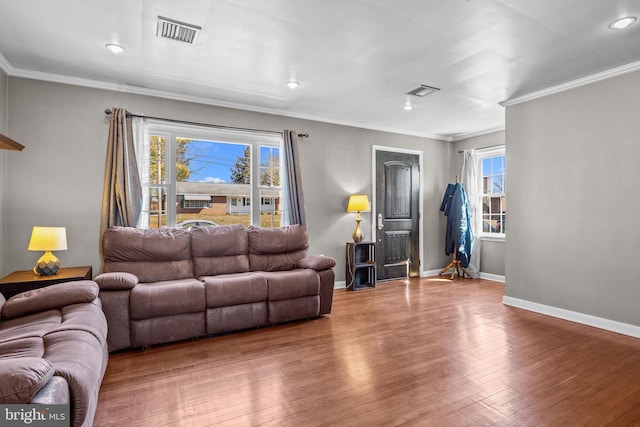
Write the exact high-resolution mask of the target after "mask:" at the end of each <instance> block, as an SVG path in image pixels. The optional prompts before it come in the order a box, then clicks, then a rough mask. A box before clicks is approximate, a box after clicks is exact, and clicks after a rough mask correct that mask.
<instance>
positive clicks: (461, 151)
mask: <svg viewBox="0 0 640 427" xmlns="http://www.w3.org/2000/svg"><path fill="white" fill-rule="evenodd" d="M504 145H505V144H497V145H490V146H489V147H482V148H474V150H476V151H478V150H486V149H489V148H496V147H504ZM462 153H464V150H459V151H458V154H462Z"/></svg>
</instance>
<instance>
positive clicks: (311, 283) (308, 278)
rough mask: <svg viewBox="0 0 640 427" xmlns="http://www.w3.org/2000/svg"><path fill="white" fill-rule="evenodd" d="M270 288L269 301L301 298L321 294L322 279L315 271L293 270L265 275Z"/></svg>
mask: <svg viewBox="0 0 640 427" xmlns="http://www.w3.org/2000/svg"><path fill="white" fill-rule="evenodd" d="M264 276H265V277H266V279H267V286H268V288H269V301H279V300H285V299H292V298H299V297H305V296H311V295H318V294H319V293H320V279H319V278H318V274H317V273H316V272H315V271H313V270H303V269H298V270H291V271H277V272H270V273H264Z"/></svg>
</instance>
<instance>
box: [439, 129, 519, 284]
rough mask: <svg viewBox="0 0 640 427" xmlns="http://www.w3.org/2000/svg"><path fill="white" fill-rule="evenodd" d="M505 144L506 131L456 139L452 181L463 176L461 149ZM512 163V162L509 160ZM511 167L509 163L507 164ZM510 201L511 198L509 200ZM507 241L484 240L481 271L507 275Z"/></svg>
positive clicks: (453, 152) (452, 159)
mask: <svg viewBox="0 0 640 427" xmlns="http://www.w3.org/2000/svg"><path fill="white" fill-rule="evenodd" d="M504 144H505V132H504V131H500V132H493V133H489V134H486V135H481V136H476V137H473V138H469V139H465V140H462V141H456V142H455V143H454V144H453V150H452V153H451V164H452V165H453V171H452V174H453V176H452V177H451V181H452V182H453V181H454V180H455V176H456V175H458V176H462V175H461V174H462V160H463V156H462V154H461V153H459V151H463V150H469V149H472V148H473V149H479V148H487V147H494V146H496V145H504ZM508 163H510V162H508ZM507 169H509V165H507ZM507 192H509V184H507ZM507 203H510V200H509V201H508V202H507ZM505 247H506V246H505V242H504V241H496V240H482V242H481V252H480V271H481V272H482V273H485V274H493V275H496V276H502V277H504V276H505V267H504V266H505Z"/></svg>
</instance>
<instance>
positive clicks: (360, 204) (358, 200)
mask: <svg viewBox="0 0 640 427" xmlns="http://www.w3.org/2000/svg"><path fill="white" fill-rule="evenodd" d="M343 206H344V205H343ZM370 210H371V205H369V197H368V196H367V195H366V194H353V195H351V196H350V197H349V205H348V206H347V212H369V211H370Z"/></svg>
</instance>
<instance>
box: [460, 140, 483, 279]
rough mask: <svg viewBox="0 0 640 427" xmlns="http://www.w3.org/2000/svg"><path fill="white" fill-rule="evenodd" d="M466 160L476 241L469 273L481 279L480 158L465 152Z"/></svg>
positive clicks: (464, 180) (465, 176) (466, 186)
mask: <svg viewBox="0 0 640 427" xmlns="http://www.w3.org/2000/svg"><path fill="white" fill-rule="evenodd" d="M463 156H464V159H463V161H462V173H461V175H462V184H463V185H464V189H465V190H466V192H467V198H468V199H469V214H470V215H471V231H472V232H473V235H474V237H475V239H474V240H473V248H472V250H471V260H470V261H469V266H468V267H467V271H468V272H469V274H470V275H471V277H473V278H474V279H475V278H478V277H480V249H481V242H480V239H479V238H478V233H479V231H480V225H481V224H480V219H481V216H482V212H481V209H482V207H481V206H478V205H479V200H478V199H479V194H478V191H479V190H480V183H479V182H478V157H477V156H476V150H464V152H463Z"/></svg>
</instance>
